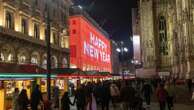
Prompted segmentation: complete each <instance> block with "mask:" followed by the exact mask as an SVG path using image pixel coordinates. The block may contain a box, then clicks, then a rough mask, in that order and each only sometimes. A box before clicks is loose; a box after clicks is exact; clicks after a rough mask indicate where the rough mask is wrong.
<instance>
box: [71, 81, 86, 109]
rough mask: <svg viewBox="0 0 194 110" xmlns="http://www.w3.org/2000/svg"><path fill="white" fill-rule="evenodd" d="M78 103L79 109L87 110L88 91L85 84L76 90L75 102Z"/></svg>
mask: <svg viewBox="0 0 194 110" xmlns="http://www.w3.org/2000/svg"><path fill="white" fill-rule="evenodd" d="M75 103H76V106H77V110H85V106H86V92H85V90H84V86H83V85H81V86H80V87H79V88H78V89H77V90H76V92H75V99H74V104H75Z"/></svg>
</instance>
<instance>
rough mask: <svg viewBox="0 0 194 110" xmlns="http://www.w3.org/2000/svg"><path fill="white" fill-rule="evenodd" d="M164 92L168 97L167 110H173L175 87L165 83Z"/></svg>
mask: <svg viewBox="0 0 194 110" xmlns="http://www.w3.org/2000/svg"><path fill="white" fill-rule="evenodd" d="M166 91H167V93H168V96H167V105H168V110H173V107H174V99H175V97H176V95H175V87H174V86H173V85H172V84H170V83H167V87H166Z"/></svg>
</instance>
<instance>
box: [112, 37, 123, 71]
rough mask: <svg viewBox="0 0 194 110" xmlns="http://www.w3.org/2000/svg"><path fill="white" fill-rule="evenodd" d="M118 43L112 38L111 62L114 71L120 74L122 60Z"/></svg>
mask: <svg viewBox="0 0 194 110" xmlns="http://www.w3.org/2000/svg"><path fill="white" fill-rule="evenodd" d="M117 48H118V44H117V43H116V42H115V41H114V40H111V62H112V73H113V74H119V73H120V71H121V70H120V68H121V62H120V61H119V52H117V51H116V50H117Z"/></svg>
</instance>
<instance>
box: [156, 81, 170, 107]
mask: <svg viewBox="0 0 194 110" xmlns="http://www.w3.org/2000/svg"><path fill="white" fill-rule="evenodd" d="M167 94H168V93H167V91H166V90H165V89H164V84H163V83H161V84H160V87H159V88H158V89H157V91H156V95H157V97H158V102H159V104H160V110H165V107H166V99H167Z"/></svg>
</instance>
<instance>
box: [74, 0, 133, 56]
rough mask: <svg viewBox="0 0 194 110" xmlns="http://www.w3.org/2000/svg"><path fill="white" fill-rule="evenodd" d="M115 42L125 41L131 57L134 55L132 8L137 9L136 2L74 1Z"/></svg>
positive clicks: (110, 0)
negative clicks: (131, 38)
mask: <svg viewBox="0 0 194 110" xmlns="http://www.w3.org/2000/svg"><path fill="white" fill-rule="evenodd" d="M74 1H75V5H81V6H82V7H83V9H84V10H86V11H87V12H88V13H89V14H90V16H91V17H92V18H93V19H95V20H96V21H97V23H98V24H99V25H100V26H101V27H102V28H103V29H104V30H105V31H106V32H108V34H109V35H110V38H111V39H113V40H115V41H121V40H122V41H124V42H125V45H126V47H128V48H129V54H128V55H129V57H131V58H132V55H133V52H132V51H133V49H132V48H133V47H132V46H133V45H132V41H131V40H130V37H131V36H132V26H131V8H133V7H136V0H74Z"/></svg>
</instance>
